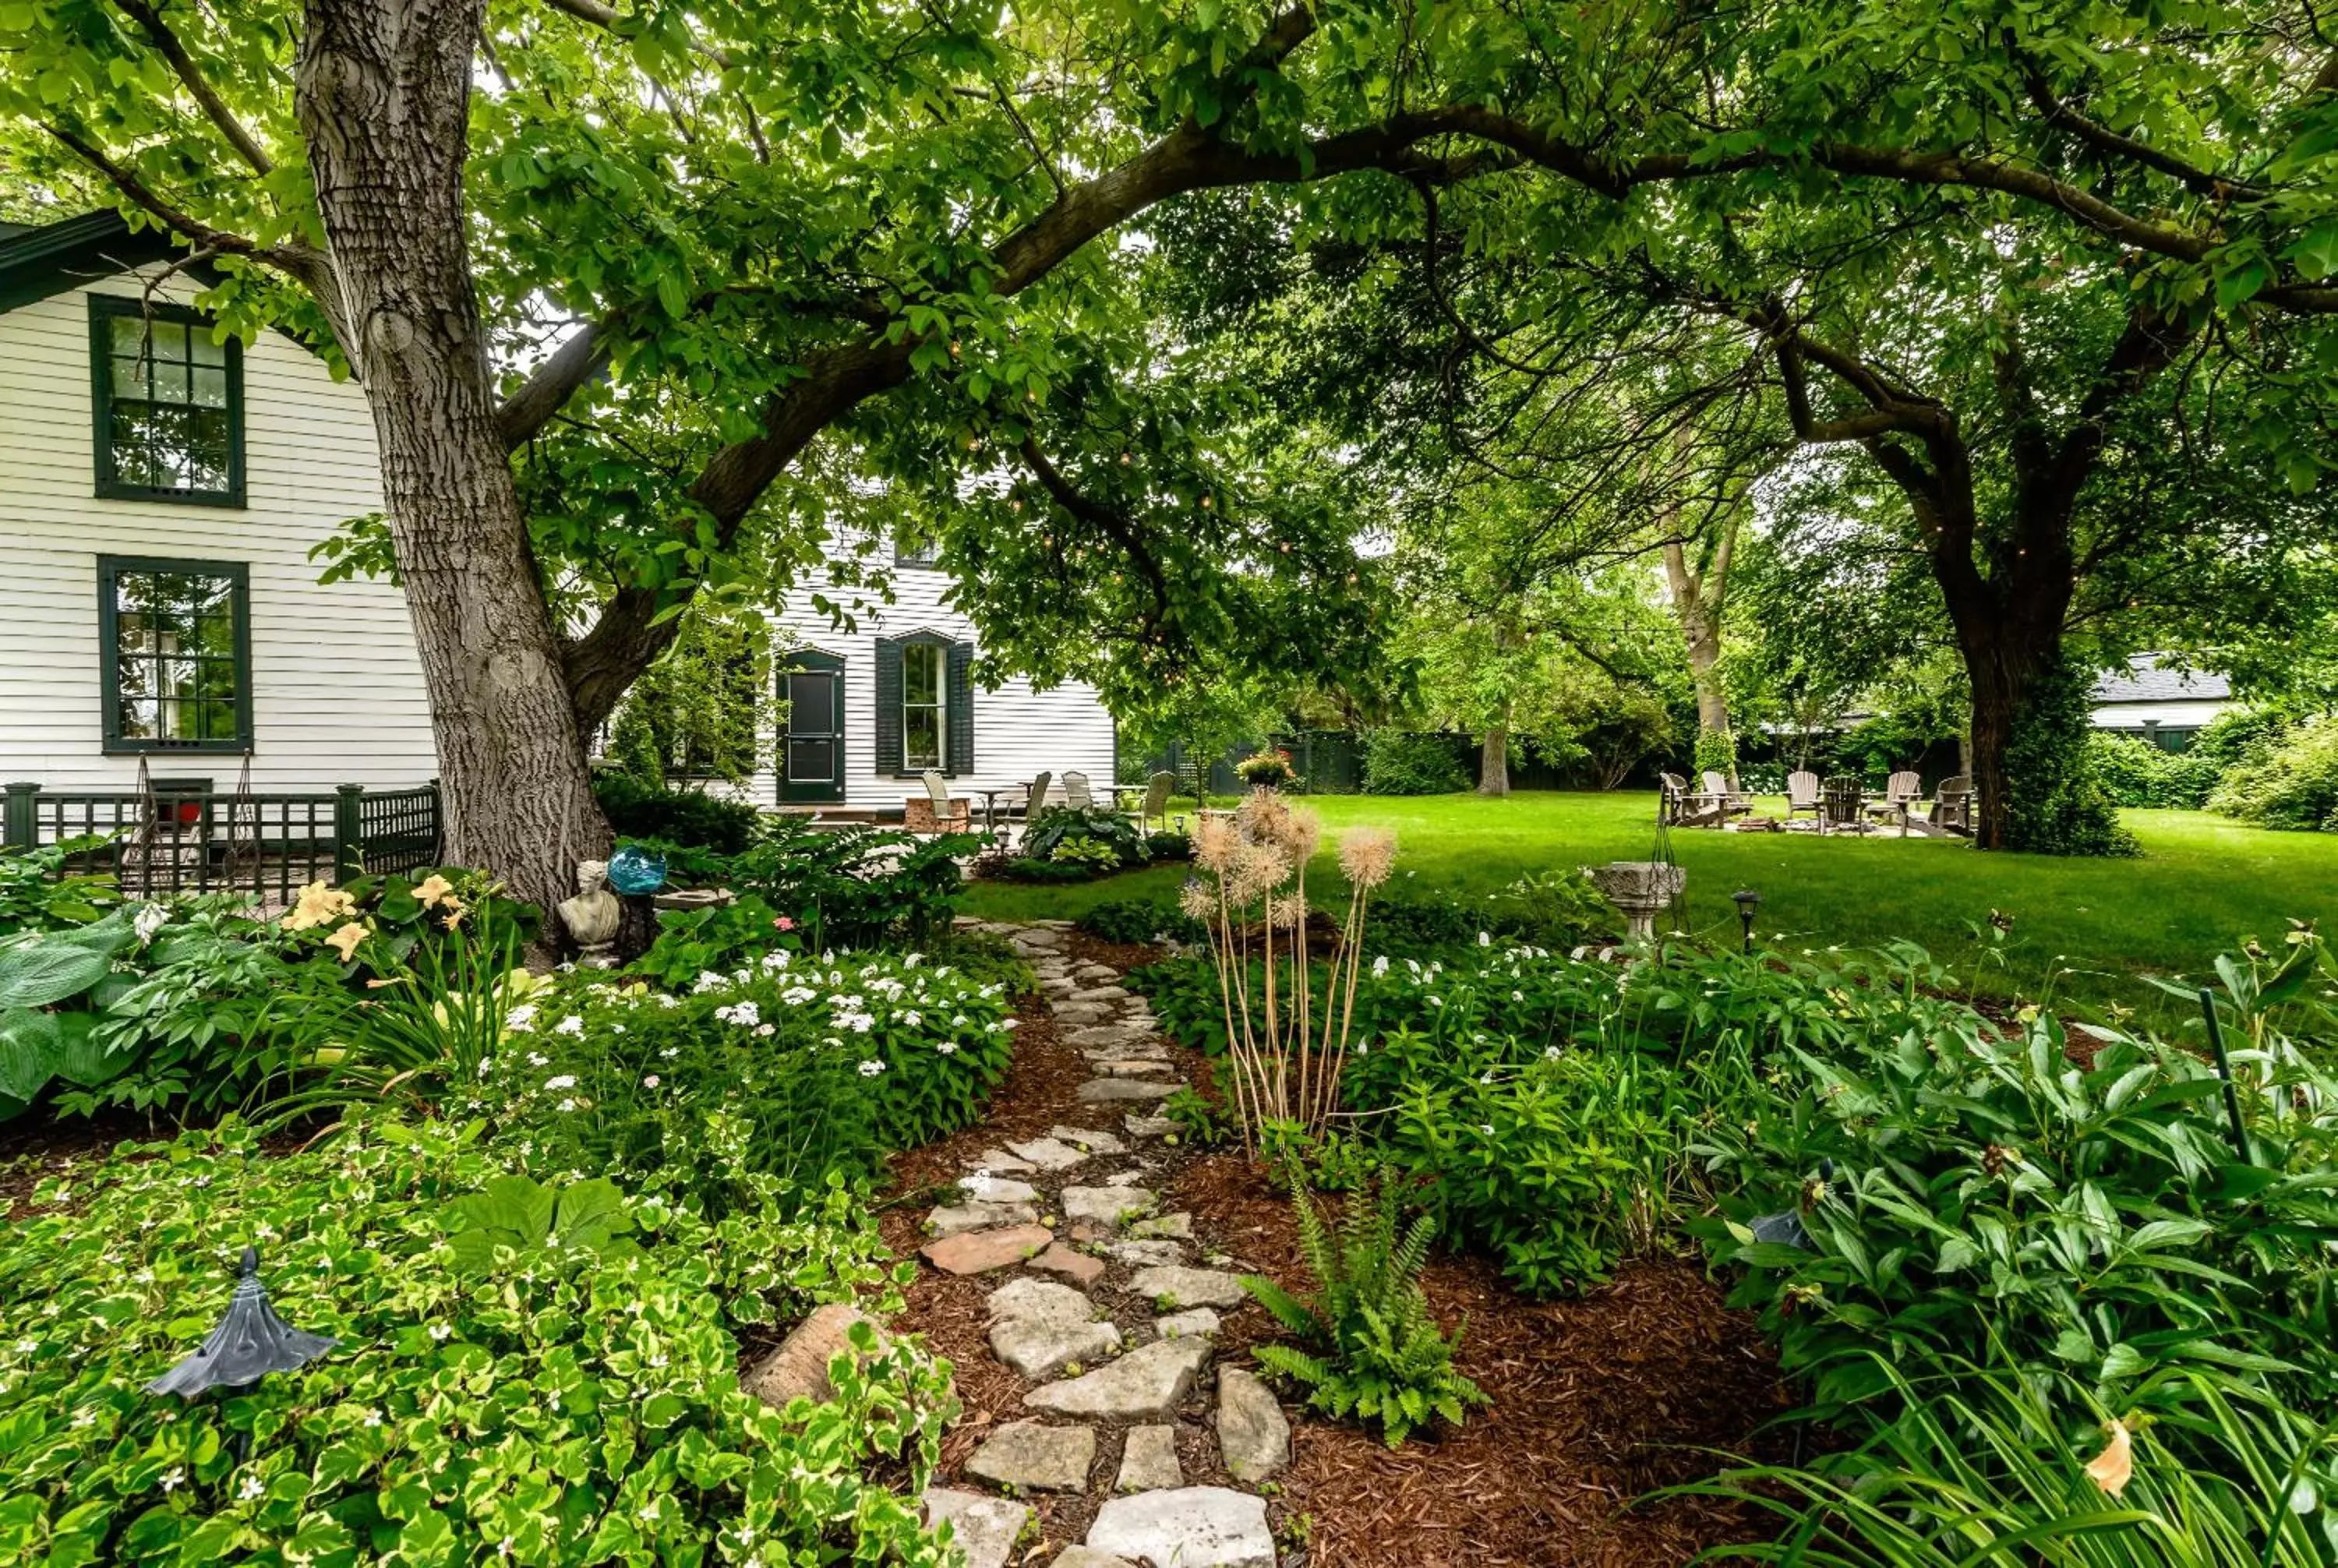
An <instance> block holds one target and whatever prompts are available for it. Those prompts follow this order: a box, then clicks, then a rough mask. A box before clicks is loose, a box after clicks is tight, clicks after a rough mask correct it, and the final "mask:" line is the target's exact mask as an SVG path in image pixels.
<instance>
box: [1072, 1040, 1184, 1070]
mask: <svg viewBox="0 0 2338 1568" xmlns="http://www.w3.org/2000/svg"><path fill="white" fill-rule="evenodd" d="M1080 1057H1081V1059H1082V1060H1083V1061H1085V1062H1086V1063H1088V1064H1089V1065H1090V1066H1095V1064H1096V1063H1100V1062H1166V1061H1168V1060H1169V1043H1168V1042H1167V1041H1165V1040H1163V1039H1161V1038H1159V1037H1158V1036H1154V1037H1152V1038H1148V1039H1144V1040H1132V1041H1130V1042H1129V1043H1128V1044H1125V1045H1106V1046H1105V1047H1103V1048H1102V1049H1101V1050H1096V1051H1083V1052H1081V1053H1080Z"/></svg>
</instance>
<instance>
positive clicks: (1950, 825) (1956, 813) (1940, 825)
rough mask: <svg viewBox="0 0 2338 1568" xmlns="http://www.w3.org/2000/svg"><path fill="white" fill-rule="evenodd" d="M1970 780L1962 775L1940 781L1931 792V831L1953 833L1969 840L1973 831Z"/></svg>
mask: <svg viewBox="0 0 2338 1568" xmlns="http://www.w3.org/2000/svg"><path fill="white" fill-rule="evenodd" d="M1972 814H1973V787H1972V779H1970V777H1969V776H1967V775H1965V774H1962V773H1959V774H1957V775H1956V776H1955V777H1954V778H1950V779H1941V780H1940V788H1939V789H1935V790H1933V791H1932V817H1931V826H1932V829H1933V831H1935V832H1938V833H1954V834H1956V835H1957V836H1958V837H1960V838H1971V837H1972V830H1973V819H1972Z"/></svg>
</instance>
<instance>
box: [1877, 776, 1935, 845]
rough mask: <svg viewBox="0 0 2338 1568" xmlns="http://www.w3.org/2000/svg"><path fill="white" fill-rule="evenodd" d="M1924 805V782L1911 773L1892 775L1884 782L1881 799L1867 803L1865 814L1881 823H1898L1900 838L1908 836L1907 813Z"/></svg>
mask: <svg viewBox="0 0 2338 1568" xmlns="http://www.w3.org/2000/svg"><path fill="white" fill-rule="evenodd" d="M1923 803H1924V781H1923V779H1920V778H1918V777H1917V776H1916V775H1915V774H1913V773H1907V772H1901V773H1894V774H1893V775H1891V778H1889V779H1885V780H1884V783H1883V798H1882V799H1881V800H1870V801H1869V802H1868V803H1867V814H1868V815H1869V816H1870V817H1873V818H1879V819H1880V820H1882V821H1886V822H1889V821H1894V820H1896V821H1898V823H1899V824H1900V837H1901V838H1906V837H1907V836H1908V813H1909V812H1910V811H1911V809H1914V808H1916V807H1918V806H1920V805H1922V804H1923Z"/></svg>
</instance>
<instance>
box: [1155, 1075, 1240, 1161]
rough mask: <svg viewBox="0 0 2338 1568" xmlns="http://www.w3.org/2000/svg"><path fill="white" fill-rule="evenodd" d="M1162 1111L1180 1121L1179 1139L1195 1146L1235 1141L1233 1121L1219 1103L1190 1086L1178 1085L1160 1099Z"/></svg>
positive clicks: (1207, 1146)
mask: <svg viewBox="0 0 2338 1568" xmlns="http://www.w3.org/2000/svg"><path fill="white" fill-rule="evenodd" d="M1161 1114H1162V1115H1164V1116H1166V1117H1167V1118H1169V1120H1170V1121H1172V1122H1175V1123H1176V1124H1177V1137H1178V1139H1179V1141H1180V1142H1184V1143H1187V1144H1190V1145H1191V1146H1192V1147H1194V1148H1195V1149H1217V1148H1222V1147H1223V1146H1224V1145H1225V1144H1228V1143H1231V1142H1233V1136H1234V1124H1233V1122H1230V1121H1228V1120H1227V1118H1226V1113H1225V1112H1223V1111H1222V1110H1220V1109H1219V1108H1218V1103H1217V1102H1216V1101H1214V1100H1212V1099H1210V1098H1209V1097H1208V1096H1207V1095H1204V1094H1200V1093H1195V1092H1194V1090H1193V1089H1192V1088H1191V1087H1189V1086H1186V1085H1183V1084H1181V1085H1179V1086H1178V1088H1177V1090H1176V1092H1175V1093H1173V1094H1171V1095H1170V1096H1169V1098H1167V1099H1166V1100H1164V1101H1163V1102H1161Z"/></svg>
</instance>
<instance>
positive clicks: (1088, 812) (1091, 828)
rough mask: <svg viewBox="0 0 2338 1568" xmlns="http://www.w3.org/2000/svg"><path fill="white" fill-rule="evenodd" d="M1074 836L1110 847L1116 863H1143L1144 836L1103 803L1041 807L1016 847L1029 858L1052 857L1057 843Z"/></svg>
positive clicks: (1132, 864) (1058, 844)
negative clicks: (1082, 805)
mask: <svg viewBox="0 0 2338 1568" xmlns="http://www.w3.org/2000/svg"><path fill="white" fill-rule="evenodd" d="M1076 838H1085V839H1087V840H1089V841H1091V842H1093V843H1097V844H1103V845H1106V846H1109V847H1110V848H1111V849H1112V852H1113V863H1115V864H1117V865H1121V866H1142V865H1144V860H1145V850H1144V835H1143V834H1141V833H1139V832H1138V831H1137V830H1136V824H1135V821H1134V820H1132V819H1131V818H1126V817H1124V816H1122V815H1121V814H1120V813H1119V812H1117V811H1115V810H1113V809H1110V808H1109V807H1104V806H1089V807H1085V808H1083V807H1078V806H1044V807H1041V808H1040V809H1039V810H1038V812H1037V814H1036V815H1035V816H1034V817H1033V818H1031V820H1030V822H1029V823H1028V824H1027V826H1026V827H1025V828H1024V830H1023V838H1022V842H1021V843H1020V844H1019V845H1018V846H1017V848H1018V849H1019V850H1020V851H1021V852H1022V854H1023V855H1024V856H1026V857H1027V858H1030V859H1034V860H1052V859H1055V858H1056V848H1057V847H1058V846H1060V845H1062V844H1063V843H1065V842H1066V840H1069V839H1076Z"/></svg>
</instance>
